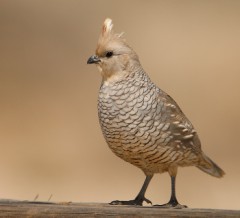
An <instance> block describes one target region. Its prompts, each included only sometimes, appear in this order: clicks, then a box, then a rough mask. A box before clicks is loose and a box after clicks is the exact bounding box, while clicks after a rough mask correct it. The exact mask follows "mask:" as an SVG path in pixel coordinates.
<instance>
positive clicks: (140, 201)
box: [110, 175, 153, 206]
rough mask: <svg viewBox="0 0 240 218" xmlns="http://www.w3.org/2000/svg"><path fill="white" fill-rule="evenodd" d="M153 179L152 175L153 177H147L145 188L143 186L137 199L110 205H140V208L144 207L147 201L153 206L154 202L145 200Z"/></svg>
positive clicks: (114, 202)
mask: <svg viewBox="0 0 240 218" xmlns="http://www.w3.org/2000/svg"><path fill="white" fill-rule="evenodd" d="M152 177H153V176H152V175H151V176H146V179H145V181H144V183H143V186H142V188H141V190H140V192H139V193H138V195H137V197H136V198H135V199H134V200H130V201H112V202H111V203H110V204H111V205H140V206H142V204H143V202H144V201H146V202H147V203H148V204H152V202H151V201H150V200H148V199H147V198H145V192H146V190H147V187H148V185H149V183H150V181H151V179H152Z"/></svg>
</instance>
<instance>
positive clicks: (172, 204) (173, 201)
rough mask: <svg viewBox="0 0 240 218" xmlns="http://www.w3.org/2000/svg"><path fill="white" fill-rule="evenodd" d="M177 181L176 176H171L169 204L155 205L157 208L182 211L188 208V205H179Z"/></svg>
mask: <svg viewBox="0 0 240 218" xmlns="http://www.w3.org/2000/svg"><path fill="white" fill-rule="evenodd" d="M175 180H176V176H171V189H172V193H171V198H170V200H169V202H168V203H166V204H162V205H154V206H156V207H161V208H176V209H181V208H186V207H187V206H186V205H181V204H179V203H178V201H177V198H176V189H175Z"/></svg>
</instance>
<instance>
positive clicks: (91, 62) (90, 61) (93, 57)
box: [87, 55, 101, 64]
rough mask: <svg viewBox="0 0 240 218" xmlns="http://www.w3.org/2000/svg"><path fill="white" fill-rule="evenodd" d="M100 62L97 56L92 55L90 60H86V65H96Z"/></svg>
mask: <svg viewBox="0 0 240 218" xmlns="http://www.w3.org/2000/svg"><path fill="white" fill-rule="evenodd" d="M100 61H101V60H100V59H99V57H98V56H97V55H92V56H91V57H90V58H88V61H87V64H96V63H98V62H100Z"/></svg>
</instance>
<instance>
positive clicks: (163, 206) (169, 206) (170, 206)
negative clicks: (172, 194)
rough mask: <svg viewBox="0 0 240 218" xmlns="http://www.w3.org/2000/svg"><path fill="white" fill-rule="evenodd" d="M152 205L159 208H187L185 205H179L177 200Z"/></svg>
mask: <svg viewBox="0 0 240 218" xmlns="http://www.w3.org/2000/svg"><path fill="white" fill-rule="evenodd" d="M153 206H154V207H159V208H174V209H183V208H187V206H186V205H181V204H179V203H178V202H168V203H167V204H161V205H159V204H156V205H153Z"/></svg>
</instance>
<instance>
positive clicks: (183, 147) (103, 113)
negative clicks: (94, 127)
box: [87, 18, 224, 208]
mask: <svg viewBox="0 0 240 218" xmlns="http://www.w3.org/2000/svg"><path fill="white" fill-rule="evenodd" d="M112 27H113V24H112V20H111V19H109V18H107V19H106V20H105V21H104V24H103V27H102V31H101V34H100V37H99V40H98V44H97V49H96V54H95V55H93V56H91V57H90V58H89V59H88V61H87V63H88V64H93V63H94V64H96V66H97V68H98V69H99V71H100V72H101V74H102V83H101V87H100V91H99V98H98V116H99V121H100V125H101V129H102V132H103V135H104V137H105V140H106V142H107V144H108V146H109V147H110V149H111V150H112V151H113V153H115V154H116V155H117V156H118V157H120V158H122V159H123V160H125V161H127V162H129V163H131V164H133V165H134V166H136V167H139V168H140V169H141V170H142V171H143V172H144V174H145V175H146V179H145V181H144V184H143V186H142V188H141V190H140V192H139V194H138V195H137V196H136V198H135V199H133V200H129V201H112V202H111V203H110V204H113V205H142V204H143V202H144V201H146V202H147V203H151V201H150V200H148V199H147V198H145V192H146V189H147V187H148V185H149V183H150V181H151V179H152V177H153V175H154V174H155V173H164V172H168V173H169V175H170V176H171V198H170V200H169V202H168V203H167V204H164V205H156V206H159V207H174V208H183V207H186V206H183V205H181V204H179V203H178V201H177V198H176V194H175V178H176V175H177V169H178V167H179V166H181V167H185V166H196V167H198V168H199V169H200V170H202V171H204V172H205V173H208V174H210V175H211V176H215V177H222V176H223V175H224V171H223V170H222V169H221V168H220V167H218V166H217V165H216V164H215V163H214V162H213V161H212V160H211V159H210V158H209V157H207V156H206V155H205V154H204V153H203V151H202V150H201V143H200V140H199V137H198V135H197V133H196V131H195V129H194V127H193V125H192V124H191V122H190V121H189V120H188V119H187V117H186V116H185V115H184V114H183V112H182V111H181V109H180V108H179V106H178V105H177V103H176V102H175V101H174V100H173V99H172V98H171V97H170V96H169V95H168V94H167V93H165V92H164V91H162V90H161V89H159V88H158V87H157V86H156V85H155V84H154V83H153V82H152V81H151V80H150V78H149V76H148V75H147V74H146V72H145V71H144V70H143V68H142V66H141V64H140V62H139V59H138V56H137V54H136V53H135V52H134V51H133V49H132V48H131V47H130V46H129V45H128V44H127V43H126V41H125V40H124V38H123V37H122V34H115V33H114V32H113V30H112Z"/></svg>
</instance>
